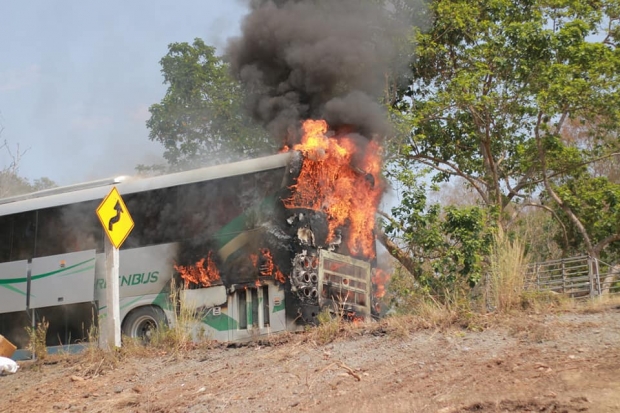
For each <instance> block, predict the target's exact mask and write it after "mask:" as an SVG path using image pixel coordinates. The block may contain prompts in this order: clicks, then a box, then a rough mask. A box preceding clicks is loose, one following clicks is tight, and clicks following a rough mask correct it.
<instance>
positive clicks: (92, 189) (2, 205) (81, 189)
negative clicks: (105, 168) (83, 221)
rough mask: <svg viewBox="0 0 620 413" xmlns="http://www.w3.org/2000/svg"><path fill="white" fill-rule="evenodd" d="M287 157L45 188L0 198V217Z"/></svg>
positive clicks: (277, 164)
mask: <svg viewBox="0 0 620 413" xmlns="http://www.w3.org/2000/svg"><path fill="white" fill-rule="evenodd" d="M290 156H291V154H290V153H281V154H277V155H272V156H266V157H262V158H256V159H249V160H245V161H240V162H234V163H229V164H224V165H214V166H209V167H206V168H200V169H192V170H190V171H185V172H177V173H173V174H168V175H161V176H155V177H151V178H140V177H131V176H129V177H127V176H120V177H116V178H108V179H101V180H97V181H92V182H85V183H80V184H75V185H69V186H64V187H59V188H52V189H46V190H43V191H38V192H33V193H30V194H25V195H18V196H14V197H9V198H4V199H0V216H4V215H10V214H15V213H19V212H25V211H33V210H37V209H43V208H52V207H56V206H61V205H68V204H74V203H78V202H84V201H92V200H95V199H99V200H103V198H104V197H105V196H106V195H107V194H108V192H110V189H111V187H112V186H113V185H116V188H117V189H118V191H119V193H120V194H121V195H123V194H131V193H136V192H143V191H150V190H154V189H160V188H168V187H172V186H178V185H184V184H191V183H195V182H202V181H210V180H213V179H220V178H226V177H231V176H237V175H245V174H250V173H255V172H261V171H267V170H270V169H277V168H281V167H286V166H287V164H288V162H289V159H290Z"/></svg>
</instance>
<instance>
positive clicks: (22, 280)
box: [0, 257, 95, 285]
mask: <svg viewBox="0 0 620 413" xmlns="http://www.w3.org/2000/svg"><path fill="white" fill-rule="evenodd" d="M94 260H95V258H94V257H93V258H90V259H88V260H86V261H82V262H79V263H77V264H74V265H72V266H70V267H67V268H61V269H59V270H55V271H51V272H46V273H43V274H38V275H33V276H32V277H31V278H30V279H31V280H33V281H34V280H38V279H40V278H45V277H49V276H52V275H54V274H59V273H62V272H65V271H68V270H70V269H73V268H76V267H79V266H80V265H84V264H86V263H88V262H91V261H94ZM82 271H83V270H82ZM27 281H28V277H24V278H7V279H5V280H0V285H6V284H19V283H25V282H27Z"/></svg>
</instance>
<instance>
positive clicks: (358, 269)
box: [0, 120, 383, 347]
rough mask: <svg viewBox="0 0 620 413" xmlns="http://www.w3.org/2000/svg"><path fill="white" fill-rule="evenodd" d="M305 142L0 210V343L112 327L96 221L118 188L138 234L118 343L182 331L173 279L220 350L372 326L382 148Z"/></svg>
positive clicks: (312, 132)
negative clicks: (346, 324) (165, 329)
mask: <svg viewBox="0 0 620 413" xmlns="http://www.w3.org/2000/svg"><path fill="white" fill-rule="evenodd" d="M302 129H303V138H302V140H301V143H299V144H297V145H295V146H294V147H293V148H290V149H287V150H285V151H283V152H282V153H280V154H277V155H272V156H267V157H264V158H258V159H252V160H246V161H241V162H236V163H231V164H225V165H218V166H212V167H207V168H202V169H197V170H192V171H187V172H180V173H175V174H170V175H164V176H157V177H151V178H136V179H132V178H122V177H121V178H115V179H111V180H102V181H97V182H90V183H85V184H78V185H73V186H69V187H65V188H55V189H50V190H46V191H41V192H38V193H34V194H28V195H23V196H17V197H12V198H6V199H3V200H0V237H2V240H1V241H0V334H1V335H3V336H5V337H6V338H8V339H9V340H10V341H12V342H14V343H16V344H17V345H19V346H20V347H24V346H25V345H26V343H27V339H28V338H27V334H26V329H25V327H28V326H33V325H36V324H37V323H38V322H40V321H41V320H43V319H45V320H47V322H49V329H48V334H47V344H48V345H49V346H55V345H65V344H72V343H76V342H80V341H82V340H84V339H85V338H86V336H87V333H88V331H89V329H90V327H91V326H94V325H96V324H97V323H98V322H99V320H100V319H101V318H102V317H105V316H106V313H107V311H106V308H107V307H106V302H105V289H106V283H105V279H104V274H105V257H104V253H103V245H104V242H103V241H104V238H103V237H104V236H105V235H104V232H103V229H102V228H101V226H100V223H99V222H98V219H97V217H96V215H95V209H96V208H97V206H98V205H99V203H100V201H101V199H102V198H103V197H104V196H105V195H106V194H107V193H108V192H109V190H110V188H111V186H112V185H114V186H116V187H117V189H118V190H119V192H120V193H121V194H122V196H123V199H124V200H125V203H126V205H127V208H128V210H129V212H130V213H131V215H132V217H133V219H134V222H135V227H134V229H133V231H132V233H131V234H130V235H129V237H128V238H127V240H126V241H125V242H124V244H123V246H122V248H121V251H120V277H119V278H120V280H119V284H120V310H121V320H122V327H121V329H122V333H123V334H124V335H126V336H130V337H144V336H146V335H148V334H149V333H150V331H152V329H153V328H155V327H157V326H159V325H162V324H171V323H174V321H175V316H176V312H177V310H178V309H177V308H174V307H173V306H172V305H171V302H170V300H169V295H170V286H171V284H172V281H173V280H174V281H175V283H176V284H177V285H181V286H182V290H181V293H180V295H181V300H183V302H184V305H186V306H190V307H192V308H193V310H195V313H196V317H197V322H200V325H201V327H200V329H201V330H202V331H204V332H205V334H206V335H208V336H209V337H210V338H212V339H216V340H221V341H239V340H246V339H249V338H251V337H255V336H257V335H262V334H268V333H274V332H278V331H283V330H294V329H297V328H298V327H299V326H301V325H304V324H307V323H313V322H315V321H316V317H317V316H318V314H319V312H320V311H322V310H324V309H325V308H327V309H333V310H335V311H342V312H343V314H346V315H347V316H349V317H354V318H367V317H369V316H371V314H372V313H373V311H374V308H375V307H374V303H373V291H376V290H377V286H376V285H373V284H372V280H373V276H372V272H373V267H374V263H375V241H374V232H373V231H374V222H375V212H376V208H377V205H378V203H379V200H380V198H381V194H382V191H383V187H382V180H381V177H380V159H379V147H378V145H375V144H374V143H373V142H372V141H371V142H369V143H368V145H366V146H365V147H364V148H363V149H360V146H359V145H356V144H355V142H353V141H352V137H350V136H348V135H346V134H344V135H341V136H339V135H336V134H333V133H332V134H331V135H330V134H329V133H328V126H327V124H326V123H325V122H324V121H314V120H309V121H306V122H304V124H303V127H302ZM374 279H377V278H374Z"/></svg>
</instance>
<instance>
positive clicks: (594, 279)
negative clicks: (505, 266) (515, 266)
mask: <svg viewBox="0 0 620 413" xmlns="http://www.w3.org/2000/svg"><path fill="white" fill-rule="evenodd" d="M525 288H526V290H537V291H552V292H555V293H559V294H566V295H569V296H571V297H588V296H598V295H602V294H620V265H615V266H614V265H609V264H607V263H604V262H602V261H600V260H599V259H596V258H592V257H590V256H587V255H582V256H577V257H570V258H563V259H559V260H552V261H545V262H537V263H534V264H529V265H528V266H527V267H526V270H525Z"/></svg>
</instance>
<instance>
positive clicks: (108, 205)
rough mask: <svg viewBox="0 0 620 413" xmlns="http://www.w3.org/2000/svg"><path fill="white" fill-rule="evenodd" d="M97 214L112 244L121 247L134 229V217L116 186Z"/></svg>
mask: <svg viewBox="0 0 620 413" xmlns="http://www.w3.org/2000/svg"><path fill="white" fill-rule="evenodd" d="M97 216H98V217H99V221H101V225H103V229H104V230H105V232H106V234H108V238H109V239H110V242H111V243H112V245H114V246H115V247H116V248H120V247H121V245H122V244H123V242H124V241H125V239H126V238H127V236H128V235H129V233H130V232H131V230H132V229H133V219H131V215H129V211H128V210H127V207H126V206H125V203H124V202H123V198H121V194H119V193H118V190H117V189H116V187H113V188H112V190H111V191H110V193H109V194H108V195H107V196H106V197H105V198H104V199H103V201H102V202H101V204H100V205H99V207H98V208H97Z"/></svg>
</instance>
